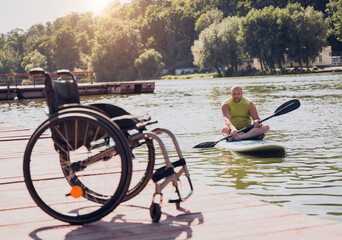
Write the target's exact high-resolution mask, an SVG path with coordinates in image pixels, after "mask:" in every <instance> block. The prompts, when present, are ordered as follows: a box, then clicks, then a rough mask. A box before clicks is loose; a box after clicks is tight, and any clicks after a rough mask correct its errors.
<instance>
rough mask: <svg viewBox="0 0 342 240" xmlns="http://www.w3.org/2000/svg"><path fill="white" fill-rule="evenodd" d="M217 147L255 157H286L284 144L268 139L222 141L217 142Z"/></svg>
mask: <svg viewBox="0 0 342 240" xmlns="http://www.w3.org/2000/svg"><path fill="white" fill-rule="evenodd" d="M217 147H219V148H224V149H226V150H229V151H231V152H233V153H237V154H244V155H249V156H255V157H285V155H286V150H285V147H284V146H283V145H281V144H278V143H275V142H272V141H267V140H241V141H233V142H229V141H222V142H220V143H219V144H217Z"/></svg>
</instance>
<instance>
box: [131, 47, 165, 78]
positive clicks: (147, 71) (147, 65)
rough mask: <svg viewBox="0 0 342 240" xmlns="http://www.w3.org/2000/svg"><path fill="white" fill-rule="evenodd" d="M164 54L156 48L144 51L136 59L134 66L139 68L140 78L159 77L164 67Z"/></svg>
mask: <svg viewBox="0 0 342 240" xmlns="http://www.w3.org/2000/svg"><path fill="white" fill-rule="evenodd" d="M162 58H163V57H162V55H161V54H160V53H159V52H157V51H156V50H154V49H149V50H147V51H145V52H144V53H142V54H141V55H140V56H139V58H137V59H136V60H135V63H134V66H135V67H136V68H137V69H138V71H139V75H140V78H148V77H157V76H159V75H160V71H161V70H162V69H163V68H164V66H165V65H164V63H163V62H162V61H161V60H162Z"/></svg>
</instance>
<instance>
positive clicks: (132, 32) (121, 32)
mask: <svg viewBox="0 0 342 240" xmlns="http://www.w3.org/2000/svg"><path fill="white" fill-rule="evenodd" d="M141 47H142V44H141V37H140V33H139V31H138V30H137V29H136V28H134V26H133V25H132V24H130V23H129V22H121V21H119V20H113V19H105V20H102V22H101V24H100V25H99V29H98V30H97V31H96V33H95V43H94V47H93V54H92V65H93V68H94V72H95V74H96V79H97V80H98V81H122V80H133V79H134V78H135V77H136V72H135V69H134V62H135V59H137V57H138V56H139V50H140V49H141Z"/></svg>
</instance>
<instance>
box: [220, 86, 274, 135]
mask: <svg viewBox="0 0 342 240" xmlns="http://www.w3.org/2000/svg"><path fill="white" fill-rule="evenodd" d="M230 95H231V97H230V98H229V99H228V100H226V101H224V102H223V103H222V105H221V110H222V115H223V119H224V122H225V124H226V126H227V127H224V128H223V129H222V133H223V135H225V136H228V135H232V137H231V138H229V140H230V141H236V140H243V139H252V138H253V139H263V138H264V137H265V133H266V132H267V131H268V130H270V127H269V126H268V125H267V124H262V123H259V121H260V118H259V115H258V111H257V109H256V107H255V105H254V104H253V103H252V102H251V101H249V100H248V99H247V98H245V97H243V91H242V88H241V87H240V86H239V85H235V86H233V87H232V88H231V90H230ZM252 119H253V125H254V127H253V128H252V129H251V130H249V131H248V132H243V131H242V132H240V133H237V131H238V130H240V129H242V128H244V127H247V126H249V125H251V122H252Z"/></svg>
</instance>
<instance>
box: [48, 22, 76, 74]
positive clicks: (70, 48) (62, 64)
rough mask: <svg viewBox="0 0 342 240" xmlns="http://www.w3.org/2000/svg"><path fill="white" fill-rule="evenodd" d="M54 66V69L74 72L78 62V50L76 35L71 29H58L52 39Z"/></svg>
mask: <svg viewBox="0 0 342 240" xmlns="http://www.w3.org/2000/svg"><path fill="white" fill-rule="evenodd" d="M52 46H53V53H54V58H53V61H54V64H55V68H56V69H70V70H74V68H75V67H77V66H78V64H79V62H80V50H79V48H78V45H77V42H76V34H75V32H74V31H73V30H72V29H71V27H69V26H68V27H63V28H61V29H59V30H58V31H57V32H56V33H55V34H54V35H53V38H52Z"/></svg>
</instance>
